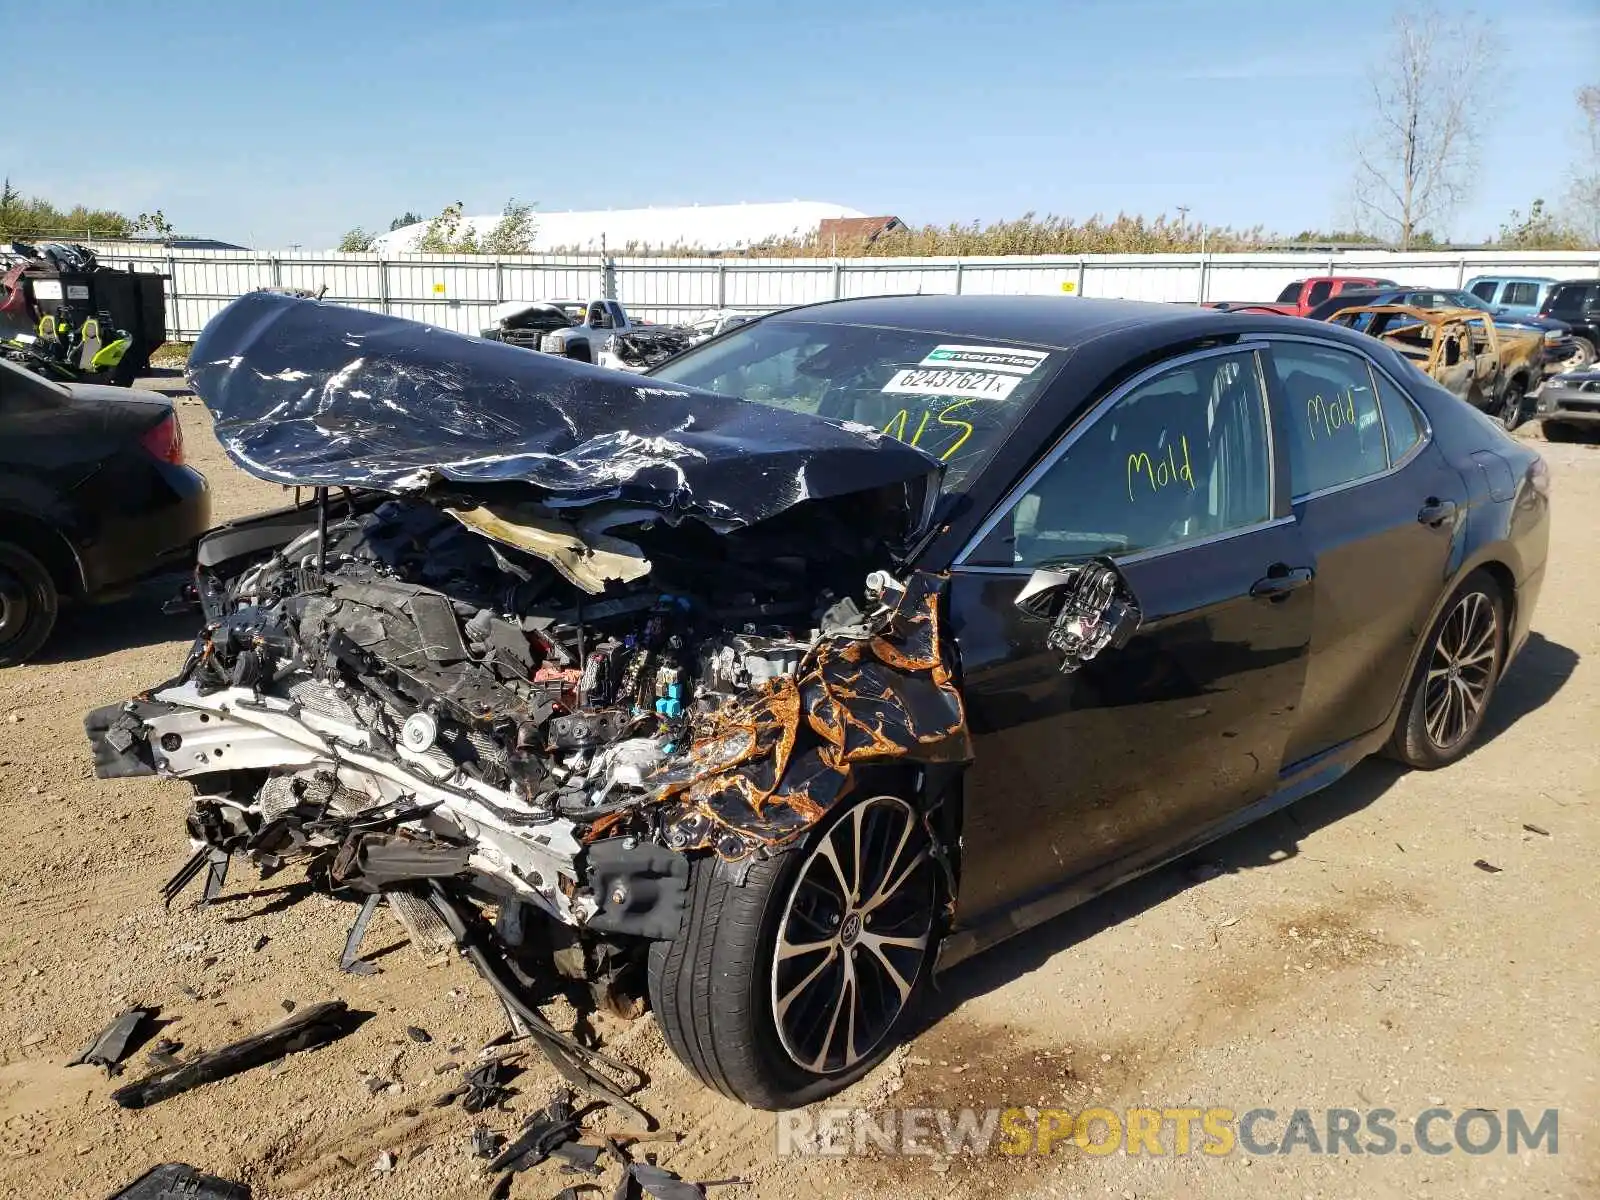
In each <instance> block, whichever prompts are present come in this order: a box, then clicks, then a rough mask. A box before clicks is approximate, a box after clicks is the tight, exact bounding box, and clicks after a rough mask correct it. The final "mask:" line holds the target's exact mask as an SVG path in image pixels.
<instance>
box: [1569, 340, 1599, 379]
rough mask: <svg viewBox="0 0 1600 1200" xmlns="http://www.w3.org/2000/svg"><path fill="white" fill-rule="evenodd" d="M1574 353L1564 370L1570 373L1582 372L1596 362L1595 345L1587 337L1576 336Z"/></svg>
mask: <svg viewBox="0 0 1600 1200" xmlns="http://www.w3.org/2000/svg"><path fill="white" fill-rule="evenodd" d="M1572 344H1573V347H1574V353H1573V355H1572V357H1571V358H1569V359H1567V361H1566V363H1565V364H1564V369H1565V370H1568V371H1581V370H1583V369H1584V368H1585V367H1587V366H1588V365H1589V364H1590V363H1592V362H1594V360H1595V353H1596V352H1595V345H1594V343H1593V342H1591V341H1590V340H1589V339H1588V338H1586V337H1578V336H1577V335H1574V336H1573V338H1572Z"/></svg>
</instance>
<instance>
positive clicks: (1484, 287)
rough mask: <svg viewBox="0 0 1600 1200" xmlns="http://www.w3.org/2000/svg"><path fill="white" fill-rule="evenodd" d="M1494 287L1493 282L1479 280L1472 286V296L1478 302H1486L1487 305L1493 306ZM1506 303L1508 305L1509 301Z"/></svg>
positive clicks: (1490, 280)
mask: <svg viewBox="0 0 1600 1200" xmlns="http://www.w3.org/2000/svg"><path fill="white" fill-rule="evenodd" d="M1495 286H1496V285H1495V282H1494V280H1492V279H1480V280H1479V281H1478V282H1477V283H1475V284H1473V285H1472V294H1473V295H1474V296H1476V297H1477V298H1478V299H1479V300H1487V301H1489V303H1491V304H1493V303H1494V289H1495ZM1513 286H1515V285H1513ZM1508 294H1509V293H1508ZM1507 303H1510V301H1509V300H1508V301H1507Z"/></svg>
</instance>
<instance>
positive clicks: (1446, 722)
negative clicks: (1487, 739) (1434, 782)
mask: <svg viewBox="0 0 1600 1200" xmlns="http://www.w3.org/2000/svg"><path fill="white" fill-rule="evenodd" d="M1506 607H1507V605H1506V597H1505V595H1504V593H1503V592H1502V591H1501V588H1500V584H1499V583H1498V582H1497V581H1496V580H1495V578H1494V576H1493V575H1491V574H1489V572H1487V571H1482V570H1479V571H1474V572H1473V573H1472V574H1471V575H1469V576H1467V578H1466V579H1465V580H1463V581H1462V583H1461V586H1460V587H1458V588H1457V589H1456V590H1455V592H1454V593H1453V594H1452V595H1451V597H1450V600H1449V602H1448V603H1446V605H1445V607H1444V612H1443V614H1442V615H1441V616H1440V618H1439V621H1438V623H1437V624H1436V625H1435V627H1434V628H1433V630H1432V631H1431V632H1430V633H1429V634H1428V641H1427V644H1426V645H1425V646H1424V648H1423V652H1422V656H1421V657H1420V658H1419V659H1418V660H1417V669H1416V672H1415V673H1414V674H1413V675H1412V678H1411V682H1410V683H1409V684H1408V685H1407V687H1406V694H1405V700H1404V702H1403V704H1402V705H1401V708H1400V720H1399V722H1398V723H1397V724H1396V726H1395V730H1394V735H1393V736H1392V737H1391V738H1390V741H1389V746H1388V753H1389V755H1390V756H1391V757H1393V758H1397V759H1399V760H1400V761H1401V762H1403V763H1405V764H1406V765H1407V766H1410V767H1415V768H1418V769H1419V770H1424V771H1431V770H1434V769H1436V768H1438V767H1444V766H1448V765H1449V764H1451V763H1453V762H1455V761H1456V760H1457V759H1458V758H1460V757H1461V756H1462V755H1463V754H1465V753H1466V752H1467V751H1468V749H1470V748H1471V746H1472V743H1473V740H1474V739H1475V738H1476V737H1477V736H1478V731H1479V730H1480V729H1481V728H1482V727H1483V718H1484V714H1485V713H1486V712H1487V711H1488V708H1489V702H1490V701H1491V700H1493V699H1494V692H1495V688H1496V687H1497V686H1498V685H1499V683H1500V675H1501V672H1502V671H1503V670H1504V669H1505V659H1506V643H1507V634H1506ZM1491 622H1492V626H1491V625H1490V623H1491ZM1485 630H1487V634H1488V637H1487V641H1485V640H1484V631H1485ZM1485 656H1486V657H1485ZM1452 661H1453V662H1454V664H1455V666H1454V670H1451V663H1452ZM1474 705H1475V707H1474Z"/></svg>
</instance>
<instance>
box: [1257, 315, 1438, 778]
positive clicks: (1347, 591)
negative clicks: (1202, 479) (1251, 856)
mask: <svg viewBox="0 0 1600 1200" xmlns="http://www.w3.org/2000/svg"><path fill="white" fill-rule="evenodd" d="M1268 362H1269V364H1270V373H1269V385H1270V388H1271V390H1272V392H1273V396H1274V402H1275V403H1276V404H1277V405H1278V407H1279V421H1278V428H1280V429H1282V430H1283V431H1284V442H1285V443H1286V449H1287V451H1288V459H1289V478H1290V486H1291V490H1292V493H1293V505H1294V513H1295V517H1296V519H1297V522H1298V526H1299V530H1300V533H1301V536H1302V537H1303V538H1304V539H1305V542H1306V546H1307V549H1308V550H1309V552H1310V553H1311V555H1312V561H1313V565H1314V566H1315V568H1316V575H1317V584H1316V598H1317V603H1316V610H1315V615H1314V620H1313V624H1312V632H1311V656H1310V660H1309V663H1310V665H1309V669H1308V671H1307V675H1306V682H1305V691H1304V696H1303V698H1302V700H1301V703H1300V711H1299V719H1298V721H1297V722H1296V724H1295V729H1294V733H1293V735H1292V737H1291V738H1290V739H1289V743H1288V747H1287V750H1286V753H1285V758H1286V762H1287V764H1288V765H1293V764H1295V763H1298V762H1301V761H1303V760H1305V759H1307V758H1310V757H1312V756H1314V755H1316V754H1319V753H1321V752H1323V751H1325V750H1329V749H1331V748H1333V747H1335V746H1338V745H1340V744H1341V743H1343V742H1346V741H1348V740H1349V739H1351V738H1354V737H1357V736H1359V735H1361V734H1363V733H1366V732H1368V731H1370V730H1372V729H1374V728H1376V727H1377V726H1378V725H1380V724H1381V723H1382V722H1383V720H1384V718H1385V717H1386V716H1387V715H1388V712H1389V709H1390V707H1391V705H1392V704H1393V703H1394V701H1395V699H1396V697H1398V695H1399V694H1400V689H1401V688H1402V687H1403V686H1404V683H1405V678H1406V671H1407V669H1408V667H1409V664H1410V661H1411V653H1412V651H1413V649H1414V648H1415V646H1416V644H1417V640H1418V639H1419V638H1421V637H1422V636H1423V634H1424V633H1425V631H1426V624H1427V621H1428V617H1429V614H1430V612H1431V611H1432V607H1433V604H1434V602H1435V601H1436V600H1437V599H1438V596H1439V590H1440V588H1441V587H1442V586H1443V583H1444V580H1445V578H1446V575H1447V573H1448V568H1449V561H1450V554H1451V545H1452V535H1453V533H1454V531H1455V529H1456V526H1457V524H1458V522H1459V521H1461V520H1463V519H1465V516H1466V499H1467V496H1466V487H1465V484H1464V483H1463V482H1462V480H1461V476H1460V474H1459V473H1458V472H1456V471H1455V470H1454V469H1453V468H1451V467H1450V465H1449V464H1448V463H1447V462H1446V461H1445V459H1444V456H1443V454H1442V453H1441V452H1440V451H1439V449H1438V447H1436V446H1435V445H1434V444H1433V441H1432V439H1431V437H1430V436H1429V432H1428V428H1427V422H1426V418H1425V417H1423V415H1422V412H1421V410H1420V409H1419V408H1417V406H1416V405H1415V404H1413V403H1412V402H1411V400H1410V399H1409V398H1408V397H1407V396H1406V395H1405V392H1404V391H1403V389H1401V388H1400V386H1399V385H1398V384H1397V383H1396V382H1395V381H1394V380H1393V379H1392V378H1390V376H1389V375H1388V374H1386V373H1385V372H1384V371H1383V370H1382V369H1380V368H1378V367H1377V365H1376V364H1375V363H1374V362H1373V361H1372V360H1371V359H1369V358H1367V357H1366V356H1365V355H1363V354H1359V353H1357V352H1356V351H1354V350H1353V349H1347V348H1344V347H1339V346H1332V345H1328V344H1325V343H1320V342H1314V341H1311V340H1308V339H1307V340H1301V339H1286V338H1285V339H1274V340H1273V342H1272V349H1271V351H1270V354H1269V355H1268Z"/></svg>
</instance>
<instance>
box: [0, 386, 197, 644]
mask: <svg viewBox="0 0 1600 1200" xmlns="http://www.w3.org/2000/svg"><path fill="white" fill-rule="evenodd" d="M209 517H210V495H209V493H208V492H207V490H206V481H205V478H204V477H203V476H202V475H200V473H199V472H197V471H195V470H193V469H191V468H189V467H187V466H184V465H183V435H182V430H181V428H180V427H179V424H178V415H177V413H176V412H175V411H174V410H173V407H172V404H171V402H170V401H168V400H165V399H163V398H162V397H160V396H156V395H153V394H146V393H136V392H129V391H127V390H125V389H123V388H112V387H103V386H96V385H91V384H57V383H52V382H49V381H47V380H45V379H42V378H41V377H39V376H38V375H35V374H33V373H32V372H30V371H24V370H22V369H21V368H19V367H16V366H14V365H13V364H11V363H8V362H5V361H0V667H8V666H14V665H16V664H17V663H20V662H24V661H26V660H27V659H28V658H29V657H31V656H32V655H33V654H35V653H37V652H38V651H39V649H40V648H41V647H42V646H43V645H44V644H45V641H46V639H48V638H49V636H50V633H51V630H52V629H54V627H55V623H56V615H57V611H58V608H59V606H60V604H61V603H62V601H63V600H66V601H77V600H94V599H101V598H105V597H108V596H111V595H115V594H116V593H117V592H118V590H119V589H122V588H124V587H126V586H127V585H128V584H130V583H133V582H135V581H137V580H138V579H139V578H141V577H142V576H145V575H150V574H153V573H155V572H158V571H161V570H164V569H168V568H177V567H183V566H187V565H189V564H191V563H192V561H193V553H194V546H195V541H196V539H197V538H198V537H199V535H200V533H201V532H202V531H203V530H204V529H205V528H206V525H207V524H208V522H209Z"/></svg>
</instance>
